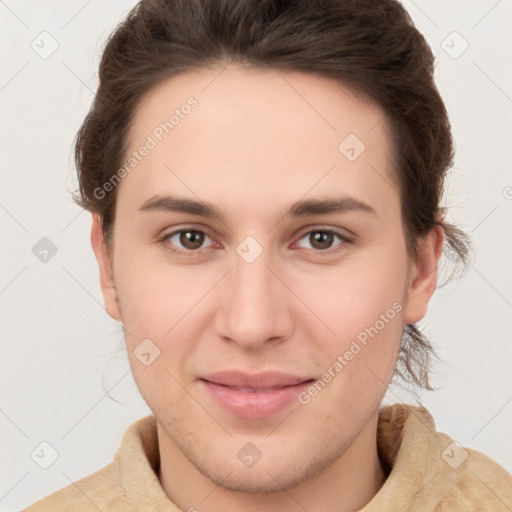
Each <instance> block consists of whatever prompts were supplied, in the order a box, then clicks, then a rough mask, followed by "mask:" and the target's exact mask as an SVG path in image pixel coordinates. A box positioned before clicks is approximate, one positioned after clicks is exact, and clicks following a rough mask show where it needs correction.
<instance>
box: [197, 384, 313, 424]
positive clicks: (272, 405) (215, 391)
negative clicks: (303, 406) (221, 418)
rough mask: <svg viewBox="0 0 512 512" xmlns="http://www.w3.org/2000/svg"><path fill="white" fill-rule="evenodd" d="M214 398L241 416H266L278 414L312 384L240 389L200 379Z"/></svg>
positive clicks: (253, 417) (252, 417) (225, 407)
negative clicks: (272, 388) (252, 389)
mask: <svg viewBox="0 0 512 512" xmlns="http://www.w3.org/2000/svg"><path fill="white" fill-rule="evenodd" d="M200 382H201V383H202V384H203V386H204V387H205V388H206V389H207V390H208V392H209V394H210V395H211V396H212V397H213V399H214V400H215V401H216V402H217V404H219V405H220V406H222V407H223V408H224V409H227V410H228V411H230V412H231V413H233V414H234V415H236V416H239V417H241V418H250V419H256V418H265V417H268V416H272V415H273V414H276V413H277V412H279V411H280V410H282V409H284V408H285V407H286V406H287V405H289V404H290V403H291V402H293V401H294V400H296V399H297V395H298V394H299V393H300V392H301V391H302V390H304V389H305V388H307V387H308V386H309V385H311V382H312V381H307V382H301V383H300V384H296V385H295V386H286V387H284V388H279V389H275V390H273V391H255V392H249V391H239V390H237V389H233V388H230V387H227V386H222V385H220V384H214V383H213V382H209V381H207V380H200Z"/></svg>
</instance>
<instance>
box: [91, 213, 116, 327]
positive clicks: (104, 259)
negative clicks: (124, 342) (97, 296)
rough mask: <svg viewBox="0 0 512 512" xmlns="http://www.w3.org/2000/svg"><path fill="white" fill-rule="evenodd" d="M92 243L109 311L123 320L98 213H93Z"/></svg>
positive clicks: (113, 316)
mask: <svg viewBox="0 0 512 512" xmlns="http://www.w3.org/2000/svg"><path fill="white" fill-rule="evenodd" d="M91 245H92V249H93V251H94V255H95V256H96V261H97V262H98V267H99V272H100V285H101V291H102V294H103V300H104V302H105V309H106V310H107V313H108V314H109V315H110V316H111V317H112V318H113V319H114V320H118V321H122V317H121V312H120V311H119V305H118V302H117V290H116V287H115V282H114V274H113V272H112V262H111V260H110V258H109V255H108V251H107V247H106V244H105V239H104V235H103V227H102V223H101V217H100V216H99V214H97V213H93V214H92V227H91Z"/></svg>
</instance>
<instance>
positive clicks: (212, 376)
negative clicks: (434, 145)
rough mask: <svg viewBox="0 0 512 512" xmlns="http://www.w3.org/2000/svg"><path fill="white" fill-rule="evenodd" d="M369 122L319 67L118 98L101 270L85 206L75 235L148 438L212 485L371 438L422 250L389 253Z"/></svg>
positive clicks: (284, 472) (168, 85)
mask: <svg viewBox="0 0 512 512" xmlns="http://www.w3.org/2000/svg"><path fill="white" fill-rule="evenodd" d="M191 97H193V98H194V100H191V101H189V102H188V104H189V105H190V108H187V107H184V105H187V100H189V98H191ZM192 105H193V106H192ZM176 109H178V112H177V113H175V118H174V119H173V120H171V123H172V128H170V125H165V122H166V121H167V122H169V117H170V115H172V114H173V113H174V111H175V110H176ZM161 123H163V124H161ZM386 126H387V125H386V120H385V118H384V113H383V111H382V110H381V109H380V108H379V107H378V106H376V105H374V104H373V103H371V102H369V101H368V100H366V99H364V98H363V97H358V96H356V95H354V94H353V93H351V92H350V90H349V89H348V88H346V87H344V86H342V85H340V84H337V83H335V82H332V81H330V80H328V79H324V78H321V77H315V76H310V75H305V74H300V73H291V72H286V73H283V72H281V73H277V72H275V71H273V70H268V71H262V70H256V69H248V68H242V67H230V68H227V69H225V70H224V71H223V72H222V73H220V74H219V70H216V71H212V70H203V71H197V72H190V73H187V74H183V75H180V76H178V77H174V78H172V79H170V80H167V81H166V82H163V83H161V84H160V85H159V86H158V87H156V88H155V89H153V90H151V91H150V92H149V93H148V94H147V95H146V96H145V97H144V98H143V99H142V101H141V103H140V104H139V105H138V108H137V111H136V116H135V118H134V122H133V126H132V130H131V136H130V141H129V147H128V151H127V154H128V156H127V159H128V158H129V157H130V155H132V156H133V152H134V151H135V152H137V154H138V156H136V157H135V158H137V162H136V163H135V161H133V162H132V163H133V164H134V165H133V168H130V170H129V172H126V173H125V174H126V175H125V176H124V177H123V179H122V181H121V182H120V184H119V185H118V190H117V193H118V198H117V207H116V220H115V225H114V235H113V242H114V245H113V252H112V254H111V267H109V264H110V263H109V261H108V259H107V257H106V255H105V248H104V244H103V239H102V236H101V230H100V228H99V222H98V218H97V217H95V218H94V222H93V232H92V241H93V247H94V250H95V253H96V256H97V257H98V261H99V264H100V270H101V281H102V289H103V293H104V297H105V302H106V307H107V311H108V312H109V313H110V314H111V315H112V316H113V317H114V318H116V319H119V320H121V321H122V322H123V325H124V329H125V336H126V343H127V350H128V355H129V359H130V364H131V367H132V371H133V374H134V377H135V380H136V382H137V385H138V387H139V389H140V392H141V394H142V396H143V397H144V398H145V400H146V401H147V403H148V405H149V406H150V408H151V409H152V411H153V412H154V414H155V416H156V418H157V421H158V428H159V436H160V439H161V443H162V446H161V449H168V450H170V451H173V450H174V452H175V453H180V454H181V455H182V456H183V457H184V458H185V459H186V461H187V462H188V463H189V464H190V466H191V467H193V468H195V470H197V471H198V472H199V473H200V474H202V475H205V476H208V478H210V479H211V480H212V481H214V482H215V483H218V484H220V483H222V485H223V486H224V487H227V488H231V489H236V490H239V491H246V492H250V491H252V492H254V491H259V492H269V491H275V490H279V489H281V488H282V487H281V486H283V487H289V486H292V485H295V484H298V483H299V482H302V481H305V480H306V479H309V478H314V477H315V476H317V475H319V474H320V473H321V472H322V471H324V470H326V469H327V468H328V467H334V466H335V465H336V464H337V463H338V461H340V460H341V459H342V458H343V457H348V454H349V452H350V450H349V447H351V445H352V446H355V443H357V442H358V439H363V437H364V435H365V432H371V436H373V438H371V437H367V438H366V439H367V441H368V442H373V443H374V442H375V438H374V435H375V431H374V430H373V431H372V430H371V429H372V428H373V429H374V427H375V421H376V415H377V410H378V407H379V404H380V402H381V399H382V397H383V395H384V393H385V391H386V388H387V386H388V384H389V382H390V379H391V377H392V373H393V369H394V366H395V362H396V359H397V355H398V352H399V348H400V340H401V334H402V329H403V326H404V323H412V322H415V321H417V320H419V319H420V318H421V317H422V316H423V315H424V313H425V308H426V304H427V303H428V299H429V298H430V295H431V293H432V291H433V286H434V284H433V283H434V282H435V272H434V266H435V257H436V253H437V252H439V251H438V250H439V240H438V239H437V242H433V243H430V245H429V239H425V240H426V241H425V242H424V243H425V244H426V245H425V247H426V249H425V250H423V251H420V252H421V254H422V256H421V257H420V259H419V260H417V261H414V262H412V261H411V260H410V258H409V257H408V254H407V250H406V243H405V239H404V229H403V225H402V219H401V212H400V197H399V195H398V192H397V190H398V186H397V185H396V179H395V171H394V169H393V167H392V161H391V158H390V156H391V143H390V138H389V134H388V132H387V128H386ZM150 139H151V140H150ZM143 146H146V147H148V148H149V150H148V151H144V150H141V149H140V148H142V147H143ZM142 153H144V154H145V155H142ZM171 196H172V197H171ZM194 203H197V204H194ZM422 243H423V242H422ZM436 251H437V252H436ZM110 270H112V272H113V276H111V275H110ZM254 461H256V462H254ZM226 475H228V476H226ZM276 479H277V480H279V484H278V483H277V482H276Z"/></svg>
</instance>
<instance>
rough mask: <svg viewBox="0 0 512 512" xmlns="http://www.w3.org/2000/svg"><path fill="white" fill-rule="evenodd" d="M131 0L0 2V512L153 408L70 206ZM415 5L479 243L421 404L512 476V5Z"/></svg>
mask: <svg viewBox="0 0 512 512" xmlns="http://www.w3.org/2000/svg"><path fill="white" fill-rule="evenodd" d="M134 4H135V2H134V1H121V0H109V1H108V2H104V1H100V0H89V1H84V0H66V1H64V0H59V1H57V0H51V1H50V0H49V1H45V2H40V1H36V0H18V1H15V0H6V1H1V0H0V29H1V30H0V35H1V41H2V43H1V46H0V52H1V63H2V66H1V68H0V108H1V113H2V116H1V125H0V130H1V131H0V140H1V144H2V149H1V152H0V158H1V165H0V169H1V172H2V176H1V185H2V186H1V189H0V219H1V236H2V241H3V243H2V265H1V269H0V307H1V310H2V324H1V325H2V327H1V329H2V331H1V332H2V351H1V359H0V361H1V363H0V364H1V371H0V386H1V389H2V394H1V396H0V426H1V429H2V441H3V443H2V453H1V460H2V464H1V468H2V469H1V471H2V473H1V488H0V510H2V511H12V510H19V509H20V508H22V507H23V506H26V505H28V504H30V503H32V502H33V501H35V500H36V499H39V498H41V497H42V496H45V495H47V494H49V493H51V492H53V491H55V490H57V489H59V488H61V487H64V486H66V485H69V484H70V483H71V482H73V481H76V480H78V479H79V478H81V477H83V476H86V475H88V474H90V473H92V472H94V471H96V470H98V469H100V468H101V467H103V466H104V465H106V464H107V463H109V462H110V461H111V460H112V457H113V455H114V453H115V451H116V450H117V447H118V446H119V442H120V440H121V437H122V434H123V433H124V431H125V429H126V428H127V427H128V426H129V425H130V424H131V423H132V422H134V421H135V420H136V419H138V418H140V417H142V416H145V415H146V414H149V413H150V411H149V409H148V408H147V406H146V405H145V403H144V402H143V400H142V399H141V398H140V396H139V393H138V390H137V388H136V386H135V384H134V381H133V379H132V377H131V373H130V369H129V366H128V362H127V359H126V355H125V353H124V351H123V350H122V349H120V348H119V347H122V331H121V328H120V326H119V325H118V324H117V323H116V322H115V321H113V320H111V319H110V318H109V317H108V315H107V314H106V312H105V310H104V308H103V305H102V304H103V302H102V296H101V292H100V288H99V279H98V270H97V266H96V261H95V259H94V256H93V252H92V249H91V248H90V243H89V230H90V215H89V214H88V213H85V212H81V211H80V209H79V208H78V207H77V206H75V205H74V204H73V203H72V201H71V199H70V192H71V191H73V190H74V189H75V188H76V180H75V174H74V173H75V171H74V167H73V160H72V150H71V148H72V142H73V137H74V135H75V133H76V130H77V129H78V127H79V125H80V123H81V121H82V120H83V118H84V116H85V114H86V113H87V111H88V108H89V105H90V103H91V100H92V97H93V91H94V90H95V87H96V85H97V77H96V68H97V65H98V62H99V55H100V51H101V48H102V44H103V42H104V40H105V38H106V36H107V35H108V34H109V33H110V32H111V30H112V29H113V28H114V26H115V25H116V24H117V23H118V22H119V21H120V20H121V18H122V17H123V15H124V14H125V13H126V12H127V11H128V10H129V8H130V7H131V6H133V5H134ZM404 4H405V6H406V7H407V9H408V10H409V12H410V14H411V16H412V17H413V19H414V21H415V23H416V24H417V26H418V28H419V29H420V30H421V31H422V32H423V33H424V34H425V36H426V37H427V39H428V41H429V43H430V45H431V46H432V48H433V51H434V53H435V54H436V57H437V67H436V76H437V80H438V84H439V88H440V90H441V94H442V95H443V97H444V99H445V102H446V105H447V108H448V111H449V114H450V119H451V122H452V124H453V132H454V137H455V141H456V150H457V157H456V162H455V167H454V171H453V172H452V173H451V176H450V181H449V183H448V186H447V190H446V204H448V205H449V206H450V211H451V214H450V218H451V220H454V221H455V222H458V223H459V224H460V225H461V226H462V227H463V228H464V229H465V230H467V231H468V232H470V233H471V235H472V237H473V241H474V250H475V258H474V261H473V264H472V267H471V268H470V271H469V273H468V275H467V276H466V278H464V279H463V280H458V281H455V282H452V283H450V284H448V285H446V286H444V287H443V288H440V289H439V290H437V291H436V294H435V296H434V299H433V301H432V303H431V306H430V309H429V314H428V317H427V318H426V319H425V321H424V322H422V325H423V326H424V328H425V330H426V332H427V334H428V335H429V336H430V337H431V339H432V340H433V342H434V345H435V347H436V349H437V352H438V354H439V355H440V357H441V358H442V359H443V360H444V361H445V363H446V364H444V365H443V366H442V367H439V369H438V371H437V373H436V374H434V380H433V383H434V385H436V386H441V389H439V390H438V391H436V392H434V393H423V394H421V395H420V398H421V402H422V403H423V404H424V405H425V406H426V407H427V408H428V409H429V410H430V412H431V413H432V414H433V416H434V418H435V420H436V425H437V428H438V429H439V430H441V431H443V432H446V433H448V434H449V435H450V436H451V437H453V438H454V439H455V440H456V441H457V442H459V443H460V444H461V445H462V446H466V447H470V448H474V449H477V450H480V451H482V452H484V453H485V454H487V455H488V456H489V457H491V458H492V459H494V460H496V461H497V462H499V463H500V464H501V465H503V466H504V467H505V468H506V469H507V470H508V471H512V443H511V441H510V435H509V434H507V432H508V433H510V432H511V431H512V403H511V401H512V381H511V379H510V370H509V368H510V363H511V361H512V357H511V356H512V344H511V343H510V341H511V340H510V338H511V336H510V324H511V322H510V320H511V308H512V272H511V270H510V261H512V258H511V256H512V241H511V240H512V239H511V237H510V232H511V210H512V175H511V172H510V164H511V161H512V158H511V156H512V155H511V154H512V144H511V142H510V133H511V130H510V129H511V124H512V123H511V121H512V119H511V118H512V75H511V71H510V69H511V68H510V65H511V62H512V60H511V54H512V39H511V36H510V27H511V26H512V1H511V0H500V1H496V0H485V1H484V0H480V1H476V0H471V1H461V0H459V1H452V2H444V1H441V0H436V1H432V0H429V1H426V0H423V1H422V0H416V1H414V2H413V1H405V2H404ZM507 29H508V31H507ZM44 31H46V32H47V33H48V34H49V35H47V34H46V35H44V34H43V35H41V33H42V32H44ZM454 31H456V32H458V34H460V37H459V36H458V35H457V34H455V35H454V34H453V32H454ZM464 41H467V43H468V44H469V47H468V48H467V49H466V50H465V51H464V52H463V53H461V52H462V50H463V49H464V47H465V43H464ZM57 44H58V48H57V49H56V50H55V51H54V53H53V54H51V55H49V56H48V55H46V54H45V52H50V51H51V50H52V45H57ZM43 57H46V58H43ZM43 237H47V238H48V239H49V240H51V242H52V244H54V246H55V247H56V249H57V253H56V254H55V255H53V256H52V253H51V251H50V252H49V253H48V255H47V261H46V262H43V261H41V260H40V259H39V258H38V257H36V255H35V254H34V252H33V247H34V246H36V248H37V247H39V246H37V245H36V244H38V243H42V244H44V243H47V242H40V240H41V239H42V238H43ZM39 250H41V249H40V248H39ZM35 252H38V251H35ZM107 390H109V391H107ZM398 401H405V402H408V403H414V398H413V397H411V395H409V394H407V393H406V392H404V391H403V390H400V389H399V388H391V389H390V390H389V391H388V393H387V395H386V403H394V402H398ZM44 441H46V442H47V443H50V445H51V446H52V447H53V448H54V449H55V450H56V451H57V452H58V454H59V456H58V458H57V459H56V460H55V462H54V463H53V464H52V465H51V466H50V467H48V468H47V469H43V468H41V467H40V465H38V464H37V463H36V462H35V460H38V462H39V464H45V463H49V462H50V461H51V459H49V458H48V457H51V453H52V452H51V448H49V447H48V446H46V445H43V446H42V447H41V446H40V443H41V442H44ZM34 450H36V452H35V453H36V454H37V453H39V454H41V453H44V456H40V457H39V459H37V457H35V456H34V459H33V458H32V457H31V453H32V452H34ZM41 450H43V451H42V452H41ZM45 458H46V460H44V459H45Z"/></svg>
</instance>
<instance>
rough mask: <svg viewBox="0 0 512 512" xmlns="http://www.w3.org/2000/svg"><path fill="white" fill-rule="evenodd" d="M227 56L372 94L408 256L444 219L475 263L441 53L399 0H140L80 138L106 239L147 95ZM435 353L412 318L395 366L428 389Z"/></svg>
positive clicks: (105, 59)
mask: <svg viewBox="0 0 512 512" xmlns="http://www.w3.org/2000/svg"><path fill="white" fill-rule="evenodd" d="M227 62H234V63H242V64H248V65H251V66H259V67H261V68H275V69H282V70H292V71H299V72H304V73H313V74H316V75H321V76H323V77H328V78H331V79H333V80H338V81H340V82H341V83H343V84H344V85H348V86H350V87H351V88H353V89H354V90H356V91H358V92H359V93H361V94H364V95H365V96H367V97H370V98H372V99H373V100H374V101H376V102H377V104H378V105H380V107H381V108H383V110H384V111H385V113H386V117H387V120H388V122H389V125H390V127H391V133H392V139H393V147H394V155H393V157H394V162H395V166H396V173H397V181H398V184H399V187H400V195H401V205H402V217H403V224H404V230H405V233H406V241H407V245H408V248H409V251H410V253H411V255H412V256H413V257H414V255H415V254H416V252H415V251H416V240H417V239H418V237H421V236H423V235H425V234H427V233H428V232H429V231H430V230H431V229H432V228H434V227H436V226H441V227H442V228H443V230H444V233H445V240H446V247H447V248H448V250H449V251H450V254H451V255H452V258H451V259H453V258H456V259H458V260H459V261H460V262H462V263H464V264H466V263H467V258H468V250H469V241H468V238H467V236H466V235H465V234H464V233H463V232H461V231H460V230H458V229H457V228H456V227H454V226H452V225H451V224H449V223H448V222H446V221H445V220H444V210H443V208H441V206H440V201H441V198H442V194H443V183H444V178H445V175H446V172H447V171H448V169H449V168H450V167H451V166H452V165H453V141H452V136H451V130H450V123H449V120H448V116H447V113H446V109H445V106H444V104H443V101H442V99H441V97H440V95H439V92H438V90H437V87H436V85H435V83H434V78H433V70H434V57H433V55H432V51H431V49H430V47H429V45H428V44H427V42H426V41H425V39H424V37H423V36H422V35H421V34H420V33H419V32H418V30H417V29H416V28H415V26H414V24H413V22H412V20H411V19H410V17H409V15H408V14H407V11H406V10H405V9H404V7H403V6H402V5H401V4H400V3H399V2H398V1H396V0H379V1H376V0H215V1H212V0H142V1H141V2H139V3H138V4H137V5H136V6H135V7H134V8H133V9H132V10H131V11H130V12H129V14H128V16H127V17H126V19H125V20H124V21H123V22H122V23H121V24H120V25H119V26H118V27H117V28H116V30H115V31H114V32H113V34H112V35H111V36H110V38H109V40H108V42H107V44H106V47H105V50H104V52H103V55H102V59H101V63H100V69H99V87H98V90H97V92H96V96H95V98H94V102H93V105H92V108H91V110H90V112H89V114H88V115H87V117H86V119H85V121H84V123H83V125H82V126H81V128H80V130H79V132H78V134H77V139H76V146H75V159H76V166H77V172H78V178H79V192H78V193H77V194H76V195H75V198H74V199H75V201H76V202H77V203H78V204H79V205H81V206H82V207H84V208H85V209H87V210H89V211H91V212H97V213H99V215H100V217H101V219H102V226H103V231H104V234H105V240H106V242H107V247H109V245H110V242H111V238H112V228H113V223H114V218H115V205H116V190H117V189H116V187H113V190H111V191H109V193H105V194H103V193H102V195H101V196H100V197H98V193H97V190H98V189H102V187H103V185H104V184H105V183H106V182H108V181H109V179H111V177H112V176H113V174H114V173H115V171H116V170H118V169H119V168H120V166H121V165H122V162H123V157H124V155H125V153H126V145H127V136H128V133H129V130H130V124H131V122H132V120H133V116H134V111H135V108H136V106H137V104H138V102H139V101H140V100H141V97H142V96H143V95H144V94H146V93H147V92H148V91H149V90H150V89H151V88H152V87H154V86H155V85H157V84H159V83H160V82H162V81H163V80H165V79H168V78H171V77H172V76H175V75H177V74H179V73H182V72H185V71H189V70H193V69H197V68H204V67H219V66H221V65H222V64H224V63H227ZM95 191H96V193H95ZM432 357H437V356H436V354H435V351H434V349H433V347H432V345H431V344H430V342H429V341H428V339H427V338H426V337H425V336H424V335H423V334H422V332H421V331H420V330H419V329H418V327H417V326H416V325H415V324H411V325H406V326H405V328H404V333H403V337H402V345H401V350H400V355H399V359H398V364H397V367H396V369H395V375H396V376H399V377H401V378H402V379H403V380H404V381H405V382H408V383H410V384H413V386H414V385H418V386H420V387H423V388H425V389H429V390H430V389H432V388H431V386H430V384H429V380H428V373H429V370H430V366H431V358H432Z"/></svg>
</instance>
